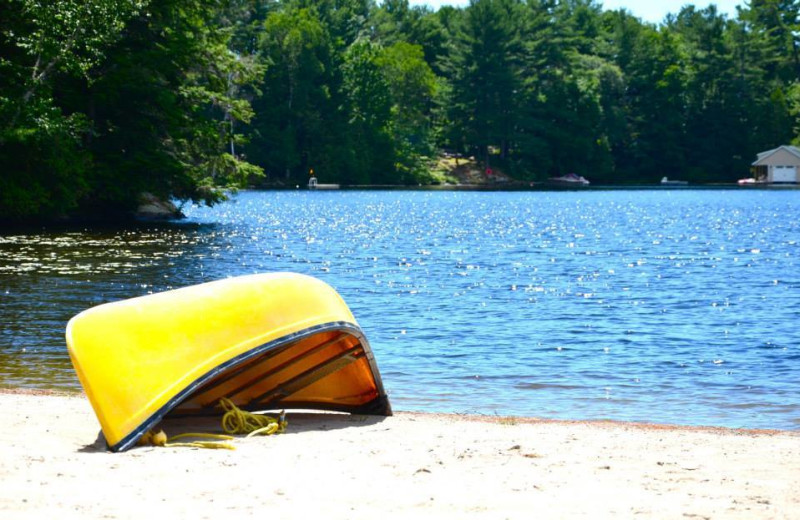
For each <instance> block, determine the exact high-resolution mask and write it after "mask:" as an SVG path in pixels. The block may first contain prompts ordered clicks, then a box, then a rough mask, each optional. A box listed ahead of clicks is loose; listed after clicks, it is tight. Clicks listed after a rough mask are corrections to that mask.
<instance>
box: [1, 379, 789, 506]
mask: <svg viewBox="0 0 800 520" xmlns="http://www.w3.org/2000/svg"><path fill="white" fill-rule="evenodd" d="M0 406H2V409H3V410H4V411H5V412H6V413H5V418H6V427H5V428H4V429H3V430H2V434H0V435H1V436H2V437H0V440H1V441H2V442H0V446H2V447H1V448H0V449H2V456H0V479H2V481H3V483H4V485H3V486H2V487H0V511H3V517H4V518H38V517H41V516H43V515H45V514H54V515H58V516H59V517H64V516H66V517H68V518H95V517H103V516H105V517H112V518H138V517H141V516H142V515H143V514H159V515H163V514H173V515H175V516H177V517H178V518H186V517H193V518H195V517H196V518H214V517H219V516H221V515H223V514H225V515H229V514H231V513H233V514H244V515H247V516H255V515H256V514H269V515H270V516H273V517H277V518H304V517H306V516H308V515H311V514H319V513H321V512H324V513H325V514H326V517H328V518H367V517H373V516H375V515H384V514H388V515H389V516H394V517H398V518H400V517H403V518H405V517H408V516H411V515H414V516H416V517H419V516H422V517H425V518H471V517H474V518H530V517H531V515H532V514H534V512H535V514H536V516H537V517H544V518H565V517H570V518H571V517H575V516H579V517H580V516H583V517H588V518H629V517H631V516H633V515H635V514H642V515H644V516H645V517H649V518H680V517H700V518H702V517H705V518H718V517H724V518H760V519H765V518H799V517H800V432H793V431H782V430H731V429H727V428H716V427H705V426H700V427H695V426H670V425H658V424H642V423H624V422H612V421H588V422H587V421H563V420H547V419H536V418H503V417H494V416H477V415H473V416H460V415H448V414H427V413H416V412H400V413H398V414H396V415H395V416H393V417H388V418H381V417H366V416H350V415H343V414H329V413H296V412H288V413H287V416H288V420H289V426H288V429H287V433H285V434H281V435H276V436H271V437H256V438H250V439H244V438H237V439H235V440H234V441H233V444H234V445H235V447H236V450H234V451H229V450H202V449H195V448H153V447H137V448H134V449H132V450H130V451H127V452H124V453H110V452H107V451H106V450H105V444H104V441H103V440H102V437H99V436H98V433H99V425H98V423H97V419H96V418H95V416H94V413H93V412H92V410H91V407H90V405H89V402H88V400H87V399H86V398H85V397H84V396H83V395H81V394H79V393H77V394H71V393H63V392H57V391H36V390H33V391H31V390H27V389H0ZM190 422H191V424H182V423H179V422H172V423H165V424H164V429H165V430H166V431H167V433H168V434H169V435H174V434H175V433H179V432H180V431H181V430H182V429H185V428H189V429H190V430H193V431H210V430H206V428H210V429H212V430H213V429H214V428H218V426H217V425H216V424H217V423H216V419H211V420H210V422H209V420H205V422H203V421H200V422H199V423H198V420H196V419H193V420H191V421H190Z"/></svg>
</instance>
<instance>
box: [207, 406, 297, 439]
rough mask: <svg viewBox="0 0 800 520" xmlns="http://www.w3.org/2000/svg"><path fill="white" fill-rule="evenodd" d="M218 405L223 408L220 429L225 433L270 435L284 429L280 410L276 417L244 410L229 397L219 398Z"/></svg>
mask: <svg viewBox="0 0 800 520" xmlns="http://www.w3.org/2000/svg"><path fill="white" fill-rule="evenodd" d="M219 405H220V406H221V407H222V408H223V409H224V410H225V415H223V416H222V429H223V430H225V433H230V434H244V433H246V434H247V436H248V437H252V436H253V435H259V434H263V435H272V434H273V433H283V432H285V431H286V425H287V424H288V423H287V422H286V417H285V416H284V412H281V413H280V415H279V416H278V418H277V419H276V418H275V417H270V416H269V415H264V414H255V413H250V412H245V411H244V410H242V409H240V408H238V407H237V406H236V405H235V404H233V402H231V400H230V399H227V398H225V397H223V398H221V399H220V400H219Z"/></svg>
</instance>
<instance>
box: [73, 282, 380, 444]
mask: <svg viewBox="0 0 800 520" xmlns="http://www.w3.org/2000/svg"><path fill="white" fill-rule="evenodd" d="M67 347H68V349H69V355H70V358H71V359H72V364H73V365H74V367H75V371H76V372H77V374H78V379H79V380H80V382H81V384H82V385H83V388H84V390H85V391H86V394H87V396H88V397H89V401H90V402H91V404H92V407H93V408H94V411H95V413H96V414H97V418H98V419H99V421H100V426H101V428H102V430H103V434H104V436H105V438H106V442H107V443H108V445H109V448H110V449H111V450H112V451H122V450H126V449H128V448H130V447H131V446H132V445H134V444H135V443H136V441H137V440H138V438H139V437H141V435H142V434H143V433H144V432H146V431H147V430H148V429H150V428H152V427H153V426H154V425H155V424H156V423H158V422H159V421H160V420H161V419H162V418H163V417H164V416H166V415H167V414H169V415H170V416H175V415H194V414H215V413H221V412H220V409H219V407H218V406H219V404H218V403H219V400H220V398H221V397H227V398H228V399H230V400H232V401H233V402H234V403H235V404H236V405H237V406H239V407H240V408H243V409H245V410H268V409H276V408H287V409H291V408H307V409H308V408H310V409H321V410H335V411H345V412H351V413H363V414H372V415H391V407H390V406H389V400H388V398H387V396H386V393H385V391H384V389H383V384H382V382H381V378H380V374H379V372H378V367H377V365H376V363H375V358H374V357H373V355H372V351H371V349H370V346H369V343H368V342H367V339H366V337H365V336H364V333H363V332H362V331H361V329H360V328H359V326H358V324H357V323H356V321H355V318H354V317H353V315H352V313H351V312H350V310H349V309H348V308H347V305H346V304H345V303H344V301H343V300H342V298H341V297H340V296H339V295H338V294H337V293H336V291H334V290H333V289H332V288H331V287H330V286H329V285H327V284H325V283H324V282H322V281H320V280H317V279H316V278H312V277H309V276H304V275H299V274H293V273H275V274H260V275H251V276H241V277H237V278H229V279H226V280H219V281H216V282H210V283H205V284H201V285H196V286H192V287H186V288H182V289H176V290H173V291H166V292H162V293H157V294H151V295H147V296H142V297H139V298H133V299H130V300H123V301H118V302H114V303H107V304H104V305H100V306H97V307H94V308H91V309H88V310H86V311H84V312H82V313H80V314H78V315H77V316H75V317H74V318H72V320H70V322H69V324H68V325H67Z"/></svg>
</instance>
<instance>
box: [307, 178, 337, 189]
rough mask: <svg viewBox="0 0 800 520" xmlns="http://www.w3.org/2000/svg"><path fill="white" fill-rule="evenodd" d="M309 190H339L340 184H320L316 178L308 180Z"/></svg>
mask: <svg viewBox="0 0 800 520" xmlns="http://www.w3.org/2000/svg"><path fill="white" fill-rule="evenodd" d="M308 189H309V190H338V189H339V185H338V184H320V183H319V182H318V181H317V178H316V177H311V178H310V179H308Z"/></svg>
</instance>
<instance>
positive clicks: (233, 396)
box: [168, 329, 391, 417]
mask: <svg viewBox="0 0 800 520" xmlns="http://www.w3.org/2000/svg"><path fill="white" fill-rule="evenodd" d="M223 397H226V398H228V399H230V400H231V401H233V402H234V403H235V404H236V405H237V406H238V407H240V408H242V409H244V410H272V409H279V408H283V409H293V408H294V409H297V408H313V409H322V410H335V411H345V412H351V413H371V414H379V415H390V414H391V409H390V407H389V402H388V399H387V398H386V396H385V394H384V393H383V389H382V386H381V382H380V379H379V376H377V370H376V368H375V362H374V359H373V357H372V353H371V351H370V349H369V346H368V344H367V343H366V340H365V339H364V338H363V336H361V335H360V334H358V333H355V332H354V331H352V330H349V331H348V330H340V329H338V330H326V331H321V332H317V333H314V334H311V335H308V336H306V337H302V338H299V339H289V340H286V341H285V342H279V343H278V344H276V345H274V346H272V347H271V348H269V349H266V350H264V351H263V352H258V353H256V354H255V355H253V354H252V353H249V354H248V355H244V356H241V359H240V360H234V361H233V362H231V363H228V364H227V366H226V368H225V369H224V370H220V371H219V372H218V373H216V374H212V375H211V376H210V378H208V379H207V380H206V381H205V382H204V383H202V384H200V385H199V386H198V387H197V388H196V389H194V390H193V391H192V392H191V394H190V395H188V396H187V397H186V398H185V400H183V401H182V402H181V403H180V404H179V405H177V406H176V407H175V408H173V409H172V411H171V412H169V414H168V416H169V417H175V416H186V415H214V414H217V413H219V412H220V407H219V400H220V399H221V398H223Z"/></svg>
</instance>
